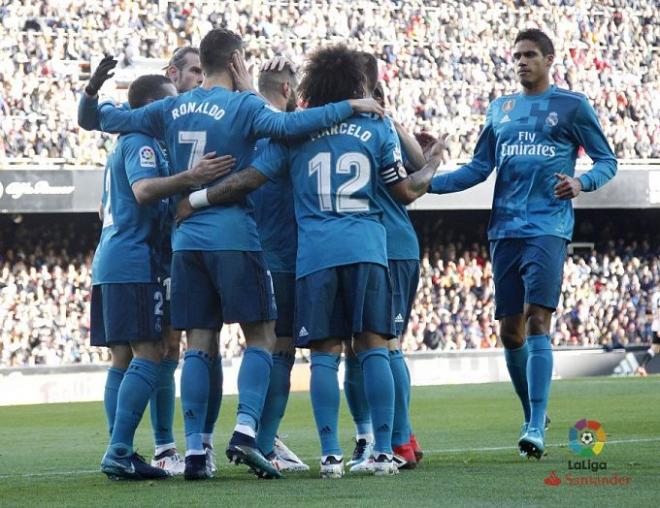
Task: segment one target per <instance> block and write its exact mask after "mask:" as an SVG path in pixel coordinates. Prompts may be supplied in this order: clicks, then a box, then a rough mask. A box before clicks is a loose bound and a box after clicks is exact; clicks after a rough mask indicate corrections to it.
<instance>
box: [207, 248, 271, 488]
mask: <svg viewBox="0 0 660 508" xmlns="http://www.w3.org/2000/svg"><path fill="white" fill-rule="evenodd" d="M205 255H206V258H207V261H206V264H207V266H208V267H209V271H210V272H211V273H213V274H214V277H215V280H217V281H218V282H217V286H218V290H219V293H220V301H221V302H222V313H223V316H224V321H225V322H227V323H235V322H238V323H240V325H241V328H242V330H243V335H244V336H245V341H246V344H247V348H246V349H245V351H244V353H243V359H242V360H241V366H240V368H239V371H238V410H237V412H236V425H235V427H234V432H233V434H232V437H231V440H230V441H229V444H228V446H227V450H226V454H227V457H228V458H229V460H230V461H232V462H234V463H236V464H238V463H244V464H246V465H247V466H248V467H250V469H252V471H253V472H254V473H255V474H256V475H257V476H259V477H264V478H271V477H275V478H277V477H279V476H280V474H279V472H278V471H277V469H275V468H274V467H273V466H272V464H271V463H270V462H268V460H266V458H265V457H264V456H263V454H262V453H261V452H260V451H259V448H258V446H257V443H256V439H255V438H256V431H257V426H258V423H259V420H260V419H261V413H262V411H263V407H264V401H265V399H266V393H267V392H268V385H269V382H270V373H271V370H272V367H273V355H272V351H273V347H274V346H275V319H276V318H277V309H276V305H275V295H274V292H273V285H272V281H271V277H270V273H269V272H268V270H267V268H266V262H265V260H264V257H263V253H262V252H242V251H219V252H215V253H205Z"/></svg>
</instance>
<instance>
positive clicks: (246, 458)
mask: <svg viewBox="0 0 660 508" xmlns="http://www.w3.org/2000/svg"><path fill="white" fill-rule="evenodd" d="M225 454H226V455H227V458H228V459H229V462H231V463H233V464H236V465H238V464H245V465H246V466H248V467H249V468H250V470H251V471H252V472H253V473H254V474H255V476H257V478H263V479H265V480H271V479H273V478H282V474H281V473H280V472H279V471H278V470H277V468H276V467H275V466H273V464H271V463H270V462H269V461H268V459H267V458H266V457H264V456H263V454H262V453H261V451H259V448H258V447H257V443H256V441H255V439H254V438H253V437H250V436H246V435H245V434H242V433H240V432H234V434H233V435H232V437H231V441H229V444H228V445H227V449H226V450H225Z"/></svg>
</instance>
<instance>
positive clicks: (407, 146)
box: [392, 120, 427, 173]
mask: <svg viewBox="0 0 660 508" xmlns="http://www.w3.org/2000/svg"><path fill="white" fill-rule="evenodd" d="M392 122H393V123H394V128H395V129H396V133H397V135H398V136H399V141H400V142H401V149H402V150H403V152H404V153H405V154H406V158H405V160H404V165H405V166H406V170H407V171H408V173H414V172H416V171H419V170H420V169H422V168H423V167H424V166H425V165H426V163H427V160H426V158H425V157H424V151H423V150H422V147H421V146H420V144H419V142H418V141H417V140H416V139H415V136H413V135H412V134H410V133H409V132H407V131H406V129H405V128H404V127H403V125H401V124H400V123H399V122H397V121H396V120H393V121H392Z"/></svg>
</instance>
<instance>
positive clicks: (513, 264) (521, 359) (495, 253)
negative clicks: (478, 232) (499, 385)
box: [490, 239, 530, 435]
mask: <svg viewBox="0 0 660 508" xmlns="http://www.w3.org/2000/svg"><path fill="white" fill-rule="evenodd" d="M523 245H524V241H523V240H518V239H504V240H495V241H492V242H491V243H490V252H491V259H492V263H493V278H494V281H495V319H497V320H499V322H500V340H501V341H502V345H503V346H504V358H505V361H506V366H507V370H508V371H509V376H510V377H511V383H512V384H513V388H514V390H515V392H516V394H517V395H518V398H519V399H520V404H521V405H522V409H523V424H522V430H521V435H523V434H524V433H525V432H526V431H527V425H528V423H529V414H530V409H529V393H528V392H529V389H528V385H527V360H528V357H529V350H528V346H527V343H526V342H525V319H524V314H523V312H524V303H525V288H524V284H523V279H522V277H521V275H520V264H521V259H522V258H521V251H522V248H523Z"/></svg>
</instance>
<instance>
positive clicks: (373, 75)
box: [358, 51, 378, 93]
mask: <svg viewBox="0 0 660 508" xmlns="http://www.w3.org/2000/svg"><path fill="white" fill-rule="evenodd" d="M358 55H360V59H361V60H362V66H363V68H364V74H365V76H366V77H367V90H368V91H369V92H370V93H372V92H373V91H374V89H375V88H376V84H377V83H378V59H377V58H376V57H375V56H374V55H373V54H371V53H368V52H366V51H358Z"/></svg>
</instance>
